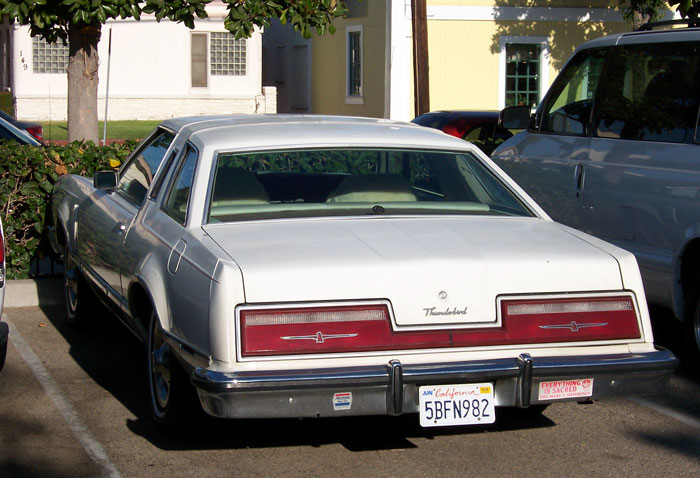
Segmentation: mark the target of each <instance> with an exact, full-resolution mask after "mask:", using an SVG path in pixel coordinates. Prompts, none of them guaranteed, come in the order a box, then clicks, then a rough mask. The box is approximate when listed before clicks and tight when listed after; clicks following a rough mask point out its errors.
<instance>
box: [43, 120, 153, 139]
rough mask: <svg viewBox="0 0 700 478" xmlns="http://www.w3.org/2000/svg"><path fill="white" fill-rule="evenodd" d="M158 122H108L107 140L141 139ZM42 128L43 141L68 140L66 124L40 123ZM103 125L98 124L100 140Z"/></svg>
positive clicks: (60, 122)
mask: <svg viewBox="0 0 700 478" xmlns="http://www.w3.org/2000/svg"><path fill="white" fill-rule="evenodd" d="M158 124H160V121H109V122H108V123H107V139H143V138H144V137H146V135H147V134H148V133H150V132H151V130H153V128H155V127H156V126H157V125H158ZM41 125H42V126H43V127H44V141H60V140H66V139H68V122H66V121H52V122H51V123H49V122H45V123H41ZM103 134H104V123H103V122H102V121H100V122H99V128H98V136H99V138H100V140H102V135H103Z"/></svg>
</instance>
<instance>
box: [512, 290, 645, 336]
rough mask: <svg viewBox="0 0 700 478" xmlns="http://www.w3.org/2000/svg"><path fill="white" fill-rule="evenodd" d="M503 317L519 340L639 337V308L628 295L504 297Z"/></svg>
mask: <svg viewBox="0 0 700 478" xmlns="http://www.w3.org/2000/svg"><path fill="white" fill-rule="evenodd" d="M501 317H502V320H503V324H504V327H505V328H506V329H507V330H508V333H509V335H510V336H511V337H513V338H516V339H517V340H518V343H535V342H569V341H582V340H613V339H635V338H639V337H640V332H639V321H638V320H637V311H636V309H635V307H634V302H633V301H632V298H631V297H629V296H616V297H599V298H590V297H586V298H572V299H544V300H543V299H523V300H503V301H502V302H501Z"/></svg>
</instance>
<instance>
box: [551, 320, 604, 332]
mask: <svg viewBox="0 0 700 478" xmlns="http://www.w3.org/2000/svg"><path fill="white" fill-rule="evenodd" d="M607 325H608V323H607V322H598V323H594V324H579V323H578V322H576V321H575V320H572V321H571V323H569V324H556V325H540V326H539V327H540V329H569V330H570V331H571V332H578V331H579V330H581V329H586V328H589V327H607Z"/></svg>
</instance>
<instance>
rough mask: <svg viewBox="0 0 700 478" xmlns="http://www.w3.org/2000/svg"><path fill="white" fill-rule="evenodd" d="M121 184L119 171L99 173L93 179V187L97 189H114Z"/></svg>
mask: <svg viewBox="0 0 700 478" xmlns="http://www.w3.org/2000/svg"><path fill="white" fill-rule="evenodd" d="M118 182H119V176H118V175H117V171H112V170H109V171H97V172H96V173H95V175H94V176H93V177H92V185H93V186H94V187H95V189H103V190H104V189H114V188H116V187H117V184H118Z"/></svg>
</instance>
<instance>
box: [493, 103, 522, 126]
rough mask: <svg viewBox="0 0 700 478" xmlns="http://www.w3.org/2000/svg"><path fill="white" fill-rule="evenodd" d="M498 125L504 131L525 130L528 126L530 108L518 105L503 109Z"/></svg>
mask: <svg viewBox="0 0 700 478" xmlns="http://www.w3.org/2000/svg"><path fill="white" fill-rule="evenodd" d="M498 123H499V124H500V125H501V126H503V127H504V128H506V129H527V127H528V126H529V125H530V107H529V106H528V105H520V106H508V107H507V108H503V110H502V111H501V114H500V115H499V116H498Z"/></svg>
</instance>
